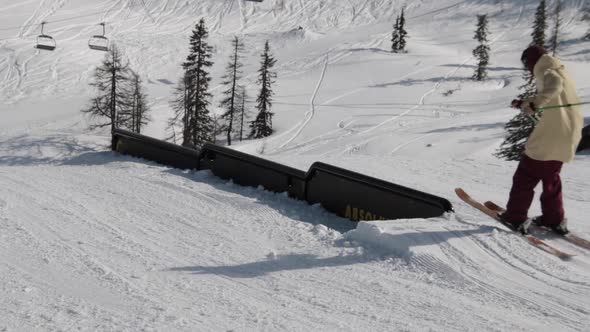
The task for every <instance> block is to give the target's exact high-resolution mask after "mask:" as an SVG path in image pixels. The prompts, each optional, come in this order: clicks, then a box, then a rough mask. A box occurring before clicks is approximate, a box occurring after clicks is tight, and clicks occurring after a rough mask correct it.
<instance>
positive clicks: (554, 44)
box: [549, 0, 563, 56]
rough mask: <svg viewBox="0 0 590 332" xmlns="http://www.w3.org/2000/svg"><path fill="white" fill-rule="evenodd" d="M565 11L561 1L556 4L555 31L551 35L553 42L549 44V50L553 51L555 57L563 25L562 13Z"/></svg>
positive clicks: (558, 0)
mask: <svg viewBox="0 0 590 332" xmlns="http://www.w3.org/2000/svg"><path fill="white" fill-rule="evenodd" d="M562 11H563V3H562V2H561V0H557V3H556V4H555V12H554V14H553V15H554V16H553V20H554V22H553V31H552V34H551V41H550V44H549V49H550V50H551V54H552V55H554V56H555V54H556V53H557V47H558V46H559V35H560V33H561V31H560V29H561V23H562V21H563V20H562V17H561V12H562Z"/></svg>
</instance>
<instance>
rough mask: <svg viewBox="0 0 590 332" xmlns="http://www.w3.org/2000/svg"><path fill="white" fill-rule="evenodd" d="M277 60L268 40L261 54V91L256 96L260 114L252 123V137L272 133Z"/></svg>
mask: <svg viewBox="0 0 590 332" xmlns="http://www.w3.org/2000/svg"><path fill="white" fill-rule="evenodd" d="M276 62H277V60H276V59H275V58H274V57H273V56H272V55H271V54H270V46H269V44H268V40H267V41H266V43H265V44H264V51H263V53H262V55H261V63H260V69H259V70H258V80H257V83H258V84H259V85H260V92H259V93H258V97H257V98H256V109H257V110H258V115H256V119H254V121H252V122H251V123H250V128H251V131H250V137H253V138H264V137H268V136H270V135H271V134H272V132H273V131H272V116H273V113H272V112H271V107H272V96H273V91H272V84H273V83H275V78H276V77H277V74H276V73H275V72H274V71H273V67H274V65H275V64H276Z"/></svg>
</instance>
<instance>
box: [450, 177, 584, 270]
mask: <svg viewBox="0 0 590 332" xmlns="http://www.w3.org/2000/svg"><path fill="white" fill-rule="evenodd" d="M455 193H456V194H457V196H459V198H461V199H462V200H463V201H464V202H465V203H467V204H469V205H471V206H472V207H474V208H476V209H478V210H479V211H481V212H483V213H485V214H487V215H488V216H489V217H490V218H492V219H494V220H496V221H497V222H499V223H501V224H502V225H504V223H502V221H501V220H500V218H499V217H498V211H494V210H491V209H489V208H487V207H486V206H485V205H483V204H482V203H480V202H478V201H476V200H475V199H473V198H471V196H469V195H468V194H467V193H466V192H465V190H463V189H461V188H457V189H455ZM504 226H506V225H504ZM506 227H507V228H508V229H510V230H512V229H511V228H509V227H508V226H506ZM514 233H516V234H519V235H521V236H522V237H524V238H525V239H526V240H527V242H528V243H529V244H531V245H532V246H534V247H536V248H539V249H541V250H543V251H545V252H547V253H549V254H551V255H554V256H556V257H558V258H560V259H563V260H569V259H571V258H572V257H574V255H571V254H568V253H566V252H563V251H561V250H559V249H558V248H556V247H554V246H552V245H550V244H548V243H546V242H545V241H543V240H541V239H539V238H537V237H536V236H533V235H530V234H520V233H517V232H514Z"/></svg>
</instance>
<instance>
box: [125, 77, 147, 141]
mask: <svg viewBox="0 0 590 332" xmlns="http://www.w3.org/2000/svg"><path fill="white" fill-rule="evenodd" d="M130 92H131V93H130V95H129V97H130V98H131V101H130V103H129V108H128V110H126V112H125V113H128V114H126V127H127V128H129V129H130V130H131V131H133V132H136V133H138V134H140V133H141V128H142V127H143V126H144V125H146V124H148V122H149V121H150V117H149V116H148V113H149V111H150V109H149V106H148V104H147V95H146V94H145V92H144V90H143V85H142V80H141V77H140V76H139V74H137V73H136V72H134V71H133V70H131V90H130Z"/></svg>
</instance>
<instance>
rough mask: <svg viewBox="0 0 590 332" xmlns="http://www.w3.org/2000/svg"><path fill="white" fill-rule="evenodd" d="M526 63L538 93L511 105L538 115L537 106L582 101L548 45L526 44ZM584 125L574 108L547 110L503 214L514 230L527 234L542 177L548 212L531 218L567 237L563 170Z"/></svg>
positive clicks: (529, 144) (530, 141) (543, 200)
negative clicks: (533, 202) (530, 212)
mask: <svg viewBox="0 0 590 332" xmlns="http://www.w3.org/2000/svg"><path fill="white" fill-rule="evenodd" d="M521 61H522V62H523V64H524V66H525V68H527V69H528V70H529V71H531V73H532V74H533V76H534V78H535V81H536V84H537V95H536V96H533V97H530V98H525V99H524V100H513V101H512V107H514V108H519V109H521V111H522V112H524V113H525V114H527V115H529V116H533V115H535V114H537V115H538V113H537V112H536V111H537V110H538V109H540V108H543V107H546V106H556V105H566V104H575V103H579V99H578V95H577V94H576V87H575V84H574V82H573V80H572V78H571V77H570V74H569V73H568V72H567V71H566V70H565V67H564V66H563V64H562V63H561V62H560V61H559V60H558V59H556V58H554V57H552V56H550V55H548V54H547V51H546V50H545V49H544V48H542V47H540V46H531V47H529V48H527V49H526V50H525V51H524V52H523V53H522V56H521ZM583 123H584V118H583V115H582V112H581V111H580V109H579V107H575V106H570V107H560V108H555V109H550V110H546V111H545V112H544V113H543V114H542V116H541V119H540V120H539V122H538V123H537V125H536V127H535V129H534V130H533V132H532V133H531V135H530V137H529V138H528V140H527V143H526V147H525V151H524V154H523V155H522V157H521V160H520V163H519V164H518V168H517V169H516V172H515V173H514V177H513V179H512V181H513V182H512V189H511V191H510V198H509V200H508V204H507V208H506V212H504V213H502V214H501V215H500V216H499V217H500V218H501V219H502V221H504V222H505V223H509V224H510V225H511V226H512V228H513V229H514V230H516V231H519V232H522V233H526V232H527V230H528V226H529V225H530V222H527V220H528V210H529V208H530V206H531V203H532V201H533V198H534V194H535V193H534V189H535V187H536V186H537V184H538V183H539V182H540V181H542V182H543V193H542V194H541V210H542V212H543V214H542V215H541V216H539V217H536V218H534V219H533V220H532V222H534V223H535V224H537V225H539V226H545V227H549V228H551V229H553V230H554V231H555V232H557V233H559V234H562V235H563V234H567V233H568V230H567V225H566V219H565V217H564V214H565V212H564V209H563V198H562V186H561V179H560V177H559V172H560V171H561V167H562V165H563V163H567V162H570V161H572V160H573V159H574V155H575V151H576V148H577V145H578V144H579V142H580V138H581V133H582V127H583Z"/></svg>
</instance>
